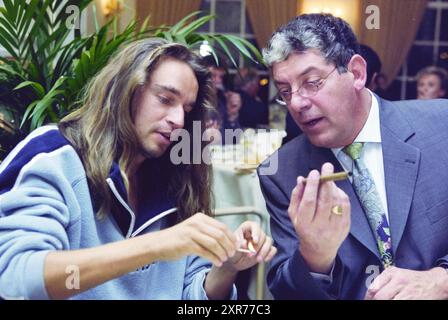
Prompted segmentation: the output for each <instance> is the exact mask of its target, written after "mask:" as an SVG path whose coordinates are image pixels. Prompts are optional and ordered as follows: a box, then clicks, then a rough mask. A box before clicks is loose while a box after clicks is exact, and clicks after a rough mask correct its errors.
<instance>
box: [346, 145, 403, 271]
mask: <svg viewBox="0 0 448 320" xmlns="http://www.w3.org/2000/svg"><path fill="white" fill-rule="evenodd" d="M362 147H363V143H361V142H354V143H352V144H350V145H348V146H346V147H345V148H344V149H343V151H344V152H345V153H346V154H347V155H348V156H349V157H350V158H352V159H353V162H354V168H353V187H354V189H355V191H356V194H357V195H358V198H359V201H360V202H361V205H362V207H363V208H364V211H365V213H366V215H367V219H368V220H369V224H370V227H371V229H372V231H373V234H374V236H375V239H376V243H377V245H378V250H379V253H380V258H381V262H382V264H383V267H384V268H386V267H388V266H391V265H393V263H394V262H393V254H392V241H391V238H390V228H389V223H388V222H387V218H386V212H385V210H384V209H383V206H382V204H381V199H380V196H379V194H378V191H377V190H376V187H375V182H374V181H373V179H372V177H371V176H370V173H369V170H368V169H367V168H366V166H365V165H364V163H363V162H362V160H361V158H360V157H361V152H362Z"/></svg>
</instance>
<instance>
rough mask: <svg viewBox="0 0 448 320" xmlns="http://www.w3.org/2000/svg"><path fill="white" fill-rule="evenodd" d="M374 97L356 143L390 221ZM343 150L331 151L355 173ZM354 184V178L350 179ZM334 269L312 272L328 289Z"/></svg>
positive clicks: (376, 101) (378, 116)
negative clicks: (327, 272) (359, 146)
mask: <svg viewBox="0 0 448 320" xmlns="http://www.w3.org/2000/svg"><path fill="white" fill-rule="evenodd" d="M369 93H370V95H371V97H372V105H371V107H370V111H369V116H368V118H367V121H366V123H365V124H364V127H363V128H362V129H361V132H360V133H359V134H358V136H357V137H356V138H355V141H354V142H363V143H364V146H363V148H362V152H361V160H362V161H363V162H364V164H365V166H366V168H367V169H368V170H369V173H370V176H371V177H372V179H373V181H374V182H375V186H376V189H377V191H378V193H379V196H380V199H381V204H382V205H383V208H384V210H385V212H386V217H387V219H388V221H389V214H388V210H387V198H386V184H385V182H384V181H385V180H384V164H383V149H382V147H381V130H380V111H379V105H378V100H377V99H376V97H375V96H374V95H373V93H372V92H371V91H370V90H369ZM342 149H343V148H334V149H331V151H333V153H334V155H335V156H336V158H337V159H338V161H339V163H340V164H341V166H342V167H343V168H344V170H346V171H350V172H353V165H354V163H353V160H352V159H351V158H350V157H349V156H348V155H347V154H345V152H344V151H342ZM349 179H350V181H351V182H353V178H352V177H350V178H349ZM333 269H334V264H333V266H332V268H331V271H330V273H329V274H328V275H327V274H320V273H314V272H311V275H312V276H313V277H314V279H316V280H319V281H320V282H321V283H322V285H323V286H324V287H327V286H329V285H330V284H331V282H332V281H333Z"/></svg>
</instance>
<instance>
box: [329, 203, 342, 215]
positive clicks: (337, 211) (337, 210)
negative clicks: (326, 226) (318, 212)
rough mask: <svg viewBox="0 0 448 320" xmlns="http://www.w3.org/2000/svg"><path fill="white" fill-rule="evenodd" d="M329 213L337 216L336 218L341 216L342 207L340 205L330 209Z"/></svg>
mask: <svg viewBox="0 0 448 320" xmlns="http://www.w3.org/2000/svg"><path fill="white" fill-rule="evenodd" d="M331 213H333V214H335V215H337V216H341V215H342V213H344V211H343V210H342V206H341V205H340V204H338V205H336V206H333V207H331Z"/></svg>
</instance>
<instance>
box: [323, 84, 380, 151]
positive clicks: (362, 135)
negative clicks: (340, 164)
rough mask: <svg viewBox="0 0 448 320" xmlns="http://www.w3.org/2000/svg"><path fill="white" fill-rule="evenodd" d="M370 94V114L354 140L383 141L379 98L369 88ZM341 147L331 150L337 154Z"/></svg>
mask: <svg viewBox="0 0 448 320" xmlns="http://www.w3.org/2000/svg"><path fill="white" fill-rule="evenodd" d="M367 91H368V92H369V94H370V96H371V97H372V104H371V106H370V111H369V116H368V117H367V121H366V123H365V124H364V127H363V128H362V129H361V131H360V132H359V134H358V136H357V137H356V138H355V141H354V142H364V143H366V142H367V143H369V142H373V143H375V142H376V143H381V130H380V111H379V104H378V100H377V98H376V97H375V95H374V94H373V93H372V91H370V90H369V89H367ZM342 149H343V147H341V148H332V149H331V150H332V151H333V153H334V154H335V155H337V154H338V153H339V151H341V150H342Z"/></svg>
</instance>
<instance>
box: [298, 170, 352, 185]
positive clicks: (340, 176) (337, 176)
mask: <svg viewBox="0 0 448 320" xmlns="http://www.w3.org/2000/svg"><path fill="white" fill-rule="evenodd" d="M351 175H352V173H351V172H346V171H342V172H336V173H333V174H328V175H326V176H321V177H320V178H319V182H325V181H339V180H345V179H347V178H348V177H349V176H351ZM303 183H306V178H305V179H304V180H303Z"/></svg>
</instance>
